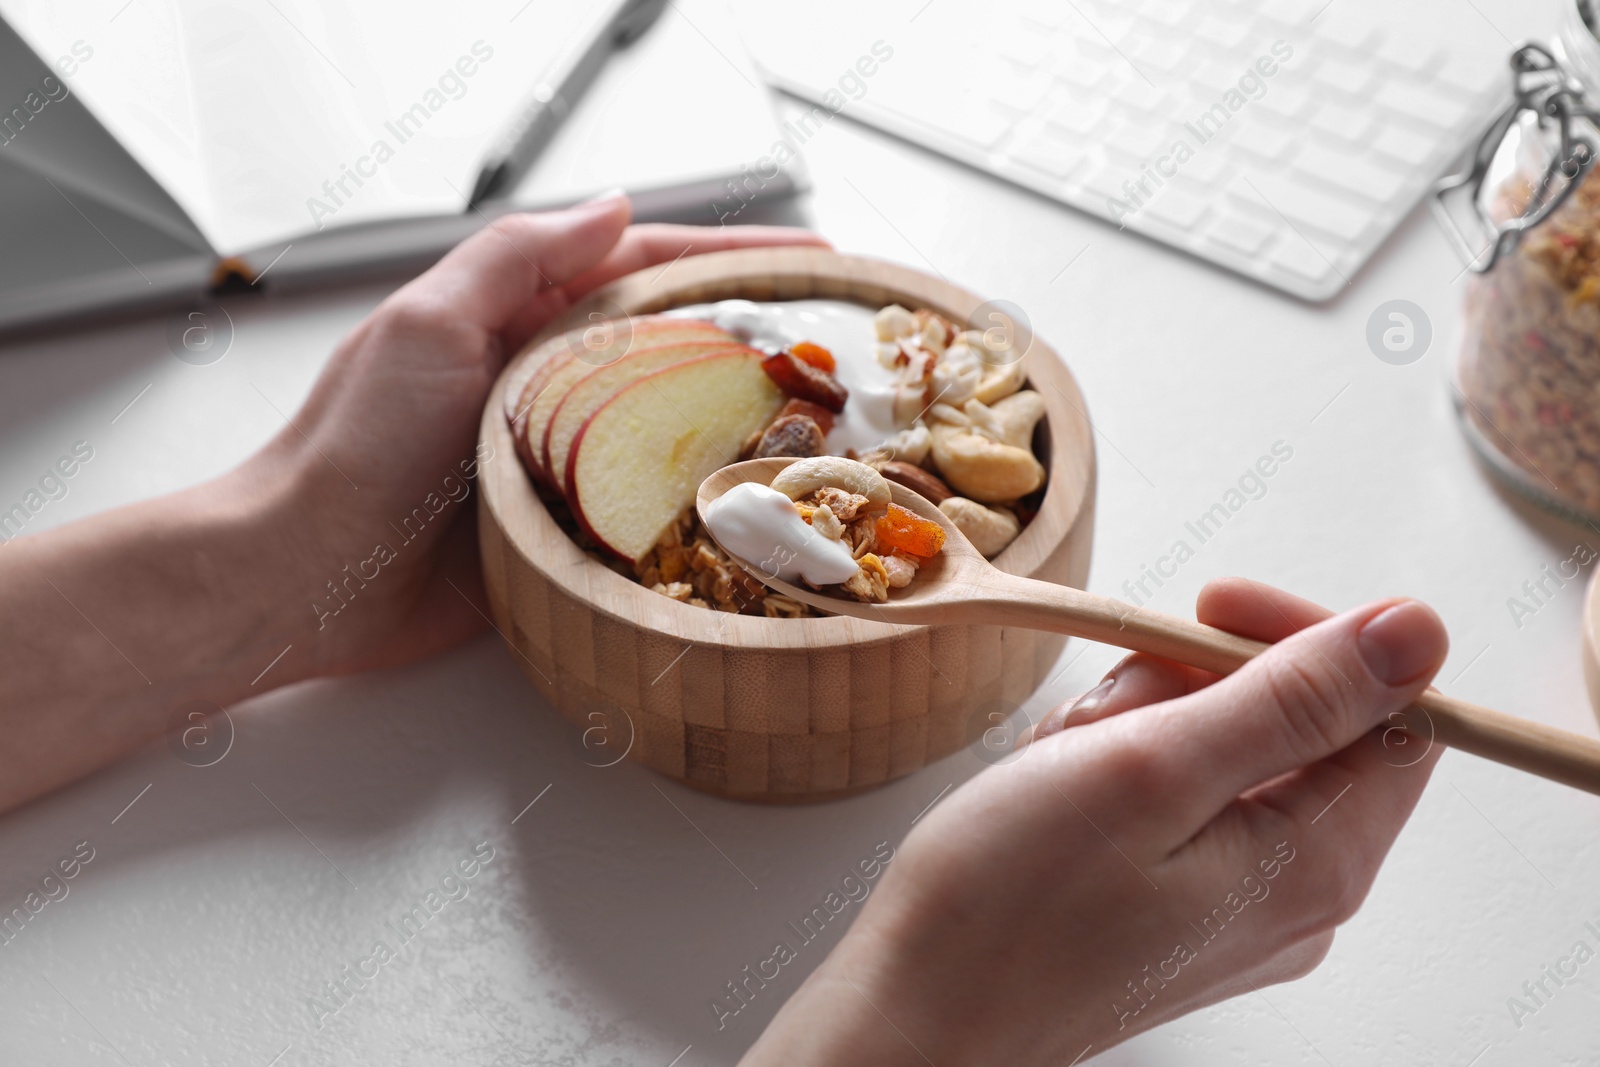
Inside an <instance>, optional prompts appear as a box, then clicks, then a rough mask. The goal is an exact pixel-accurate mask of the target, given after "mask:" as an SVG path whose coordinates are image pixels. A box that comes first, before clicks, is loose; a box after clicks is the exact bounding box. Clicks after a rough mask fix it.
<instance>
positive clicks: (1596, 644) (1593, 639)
mask: <svg viewBox="0 0 1600 1067" xmlns="http://www.w3.org/2000/svg"><path fill="white" fill-rule="evenodd" d="M1583 681H1584V684H1585V685H1587V686H1588V687H1589V704H1590V705H1591V706H1592V707H1593V708H1594V713H1595V715H1596V717H1600V568H1596V569H1595V572H1594V577H1592V578H1590V579H1589V591H1588V592H1587V593H1586V594H1584V598H1583Z"/></svg>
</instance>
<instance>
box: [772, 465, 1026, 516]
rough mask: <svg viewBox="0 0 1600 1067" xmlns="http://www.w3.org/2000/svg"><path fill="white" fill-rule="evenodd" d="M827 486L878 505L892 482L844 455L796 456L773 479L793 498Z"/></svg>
mask: <svg viewBox="0 0 1600 1067" xmlns="http://www.w3.org/2000/svg"><path fill="white" fill-rule="evenodd" d="M824 486H832V487H834V488H836V489H843V490H845V491H847V492H851V493H859V494H860V495H862V496H864V497H866V498H867V499H868V500H869V501H871V502H872V503H873V504H876V505H879V506H883V505H885V504H888V503H889V483H888V482H887V481H885V480H884V477H883V475H881V474H879V473H878V472H877V471H875V470H873V469H872V468H871V467H869V466H867V465H866V464H865V463H858V462H856V461H855V460H853V459H845V458H844V457H843V456H814V457H812V458H810V459H800V460H796V461H795V462H793V463H791V464H789V465H788V466H787V467H785V468H783V470H781V471H779V472H778V476H777V477H776V478H774V479H772V488H774V489H776V490H777V491H778V492H780V493H782V494H783V495H784V496H786V497H788V498H789V499H790V500H799V499H800V498H801V497H803V496H807V495H809V494H811V493H814V492H816V491H817V490H818V489H821V488H823V487H824ZM1012 495H1013V496H1021V495H1022V494H1021V493H1013V494H1012ZM995 499H997V500H998V499H1003V498H1001V497H996V498H995Z"/></svg>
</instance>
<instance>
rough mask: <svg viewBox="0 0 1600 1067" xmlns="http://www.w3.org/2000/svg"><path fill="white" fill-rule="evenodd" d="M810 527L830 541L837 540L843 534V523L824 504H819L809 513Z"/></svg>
mask: <svg viewBox="0 0 1600 1067" xmlns="http://www.w3.org/2000/svg"><path fill="white" fill-rule="evenodd" d="M811 528H812V529H813V530H815V531H817V533H819V534H821V535H822V536H823V537H826V538H827V539H828V540H830V541H837V540H839V538H841V537H843V536H844V523H842V522H840V521H839V518H838V516H836V515H834V513H833V509H832V508H830V507H829V506H828V505H826V504H819V505H818V506H817V510H815V511H813V512H812V513H811Z"/></svg>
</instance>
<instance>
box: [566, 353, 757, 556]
mask: <svg viewBox="0 0 1600 1067" xmlns="http://www.w3.org/2000/svg"><path fill="white" fill-rule="evenodd" d="M734 354H735V353H733V352H726V351H719V352H712V353H708V354H707V355H704V356H698V357H696V358H695V359H693V360H689V361H687V362H685V363H677V364H673V365H672V366H670V367H663V368H662V369H660V370H658V371H656V372H654V373H653V374H648V375H646V376H645V377H643V378H640V379H639V380H638V381H636V382H633V383H631V384H630V385H629V389H634V388H638V387H639V386H641V385H642V384H643V383H644V382H648V381H650V380H651V379H653V378H659V377H661V376H662V375H664V374H672V373H675V372H677V371H679V370H681V369H683V368H684V367H686V366H688V365H689V364H691V363H694V364H699V363H704V362H706V361H708V360H713V359H726V358H728V357H729V356H730V355H734ZM737 354H739V355H744V356H746V357H747V358H749V359H750V360H751V361H752V364H753V365H754V366H756V367H759V366H760V361H761V359H762V358H763V357H764V356H765V355H766V353H764V352H760V351H757V350H756V349H749V348H744V346H740V351H739V352H738V353H737ZM762 373H763V378H764V376H765V372H762ZM764 380H768V381H770V379H765V378H764ZM627 391H628V390H624V391H623V392H627ZM774 391H775V392H776V387H775V386H774ZM622 395H623V394H622V393H618V394H616V396H613V397H611V398H610V399H609V400H607V401H606V403H605V404H602V405H601V406H600V407H599V408H597V409H596V410H595V411H594V413H593V414H591V415H590V416H589V418H588V419H586V420H585V421H584V424H583V425H582V426H581V427H580V428H579V429H578V432H577V434H576V435H575V436H574V437H573V441H572V450H571V451H570V452H568V453H567V470H566V482H567V484H568V485H570V486H572V494H571V496H570V498H569V499H568V505H569V507H570V508H571V511H572V517H573V518H574V519H575V520H576V521H577V523H578V527H579V528H580V529H581V530H583V533H584V535H585V536H586V537H588V538H589V540H590V541H592V542H593V543H594V544H595V545H597V546H598V547H599V548H601V549H602V550H603V551H605V552H607V553H608V554H610V555H611V556H613V557H615V558H617V559H620V560H623V561H624V562H627V563H632V562H634V558H633V557H632V556H629V555H628V554H627V553H626V552H623V551H622V550H620V549H618V548H616V547H615V546H613V545H611V544H609V543H608V542H607V541H606V539H605V538H604V537H603V536H602V535H601V534H600V532H599V531H598V530H596V529H595V528H594V526H593V525H592V524H591V523H590V522H589V518H588V516H586V515H585V514H584V513H583V504H582V499H583V489H582V486H580V485H579V484H578V481H577V478H576V477H575V473H576V471H577V467H578V456H579V453H580V452H581V450H582V448H583V439H584V436H585V435H586V434H587V433H588V432H589V430H590V428H591V427H593V426H594V424H595V420H596V419H597V418H599V417H600V415H601V414H602V413H603V412H604V411H605V410H606V408H607V407H609V406H610V405H611V404H613V403H615V402H616V401H617V400H618V398H619V397H621V396H622ZM782 400H783V397H782V395H781V394H778V395H777V397H776V403H774V405H773V411H774V412H775V411H776V410H777V409H778V408H779V407H781V406H782ZM769 414H770V413H769Z"/></svg>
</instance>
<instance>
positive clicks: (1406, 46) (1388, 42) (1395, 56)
mask: <svg viewBox="0 0 1600 1067" xmlns="http://www.w3.org/2000/svg"><path fill="white" fill-rule="evenodd" d="M1508 51H1509V49H1508ZM1376 55H1377V56H1378V58H1379V59H1381V60H1383V61H1384V62H1385V63H1388V64H1390V65H1391V66H1395V67H1399V68H1400V69H1401V70H1404V71H1407V72H1409V73H1411V74H1413V75H1415V76H1417V77H1419V78H1420V77H1423V76H1424V75H1426V74H1428V73H1430V72H1431V71H1433V70H1436V69H1437V68H1438V67H1440V66H1442V65H1443V64H1444V52H1443V51H1442V50H1440V49H1438V48H1434V47H1431V46H1430V47H1423V46H1421V45H1419V43H1418V42H1417V41H1416V40H1414V39H1411V38H1406V39H1401V38H1399V37H1388V38H1385V39H1384V40H1383V42H1382V43H1380V44H1379V45H1378V49H1377V52H1376Z"/></svg>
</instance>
